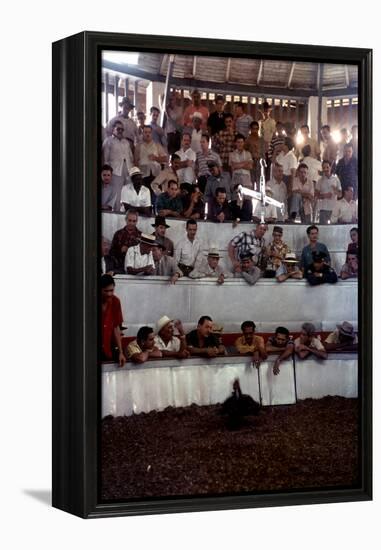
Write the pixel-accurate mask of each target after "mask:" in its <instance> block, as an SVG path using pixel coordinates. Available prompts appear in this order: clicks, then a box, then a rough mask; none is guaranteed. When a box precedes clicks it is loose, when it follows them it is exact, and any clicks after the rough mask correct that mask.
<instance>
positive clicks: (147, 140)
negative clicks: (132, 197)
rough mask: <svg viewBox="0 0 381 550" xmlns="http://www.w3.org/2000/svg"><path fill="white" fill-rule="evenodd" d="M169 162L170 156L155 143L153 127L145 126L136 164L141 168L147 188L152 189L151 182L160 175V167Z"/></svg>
mask: <svg viewBox="0 0 381 550" xmlns="http://www.w3.org/2000/svg"><path fill="white" fill-rule="evenodd" d="M167 161H168V156H167V153H166V152H165V150H164V149H163V147H162V145H160V143H155V142H154V141H153V138H152V128H151V126H147V125H146V126H144V128H143V141H142V143H139V145H138V146H137V147H136V150H135V164H136V166H139V168H140V170H141V172H142V176H143V180H144V184H145V185H146V186H147V187H150V184H151V181H153V180H154V179H155V177H156V176H158V175H159V173H160V170H161V166H160V165H161V164H164V163H165V162H167Z"/></svg>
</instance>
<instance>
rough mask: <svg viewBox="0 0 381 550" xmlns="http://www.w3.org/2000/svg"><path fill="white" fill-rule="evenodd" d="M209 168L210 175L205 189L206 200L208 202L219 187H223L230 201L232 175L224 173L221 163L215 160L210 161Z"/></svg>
mask: <svg viewBox="0 0 381 550" xmlns="http://www.w3.org/2000/svg"><path fill="white" fill-rule="evenodd" d="M208 169H209V170H210V176H209V177H208V179H207V182H206V187H205V191H204V199H205V201H206V202H208V201H209V200H210V199H212V198H213V197H215V195H216V191H217V189H218V188H223V189H224V190H225V193H226V199H227V201H228V202H230V201H231V198H232V189H231V178H230V175H229V174H227V173H226V172H224V173H223V174H222V173H221V167H220V165H219V164H217V163H216V162H215V161H213V160H211V161H209V162H208Z"/></svg>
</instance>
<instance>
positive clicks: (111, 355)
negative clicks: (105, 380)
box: [101, 274, 126, 367]
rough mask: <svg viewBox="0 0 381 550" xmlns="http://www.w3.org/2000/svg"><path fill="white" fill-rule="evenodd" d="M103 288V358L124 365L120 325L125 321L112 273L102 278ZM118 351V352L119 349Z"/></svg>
mask: <svg viewBox="0 0 381 550" xmlns="http://www.w3.org/2000/svg"><path fill="white" fill-rule="evenodd" d="M101 289H102V360H103V361H112V360H115V361H117V362H118V363H119V366H120V367H123V365H124V363H125V362H126V358H125V356H124V353H123V348H122V337H121V332H120V325H121V324H122V323H123V316H122V308H121V306H120V300H119V298H117V297H116V296H114V289H115V282H114V279H113V278H112V277H111V275H108V274H105V275H102V278H101ZM116 348H117V350H118V352H117V350H116Z"/></svg>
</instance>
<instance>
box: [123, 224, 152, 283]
mask: <svg viewBox="0 0 381 550" xmlns="http://www.w3.org/2000/svg"><path fill="white" fill-rule="evenodd" d="M154 246H157V243H156V239H155V237H154V235H147V234H145V233H142V234H141V235H140V239H139V244H137V245H136V246H131V247H130V248H129V249H128V250H127V254H126V258H125V260H124V270H125V272H126V273H127V275H154V273H155V262H154V259H153V256H152V249H153V247H154Z"/></svg>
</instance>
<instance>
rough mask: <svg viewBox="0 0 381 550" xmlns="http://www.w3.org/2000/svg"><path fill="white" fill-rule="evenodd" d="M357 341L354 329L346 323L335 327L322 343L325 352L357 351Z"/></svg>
mask: <svg viewBox="0 0 381 550" xmlns="http://www.w3.org/2000/svg"><path fill="white" fill-rule="evenodd" d="M357 346H358V339H357V335H356V333H355V329H354V327H353V325H352V324H351V323H349V322H348V321H343V322H342V323H341V325H337V327H336V329H335V330H334V331H333V332H331V333H330V334H329V335H328V336H327V338H326V339H325V341H324V347H325V349H326V350H327V351H357Z"/></svg>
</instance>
